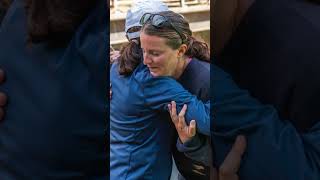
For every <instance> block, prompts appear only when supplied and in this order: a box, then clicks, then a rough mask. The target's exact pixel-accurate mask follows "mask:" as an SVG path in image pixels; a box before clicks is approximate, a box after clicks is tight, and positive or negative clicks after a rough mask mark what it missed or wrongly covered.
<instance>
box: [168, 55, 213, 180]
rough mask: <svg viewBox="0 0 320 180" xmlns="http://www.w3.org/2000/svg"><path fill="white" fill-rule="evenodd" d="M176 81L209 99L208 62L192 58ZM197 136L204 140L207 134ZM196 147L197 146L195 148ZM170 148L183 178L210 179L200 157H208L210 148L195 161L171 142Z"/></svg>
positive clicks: (208, 172)
mask: <svg viewBox="0 0 320 180" xmlns="http://www.w3.org/2000/svg"><path fill="white" fill-rule="evenodd" d="M178 82H179V83H180V84H181V85H182V86H183V87H184V88H185V89H186V90H188V91H189V92H190V93H191V94H193V95H196V96H197V98H198V99H199V100H202V101H204V102H205V101H208V100H209V99H210V96H209V90H210V64H209V63H207V62H203V61H199V60H197V59H193V60H192V61H191V62H190V63H189V64H188V66H187V67H186V69H185V70H184V72H183V73H182V75H181V76H180V78H179V80H178ZM199 136H201V137H200V138H201V139H202V140H204V141H206V139H207V136H204V135H201V134H199ZM176 137H177V136H176ZM175 139H176V138H175ZM174 142H176V140H174ZM206 147H208V146H206ZM198 149H199V148H197V149H196V150H198ZM172 150H173V157H174V159H175V162H176V165H177V168H178V170H179V172H180V173H181V174H182V175H183V177H184V178H185V179H198V180H201V179H203V180H208V179H210V167H208V166H204V164H203V163H202V162H201V159H203V158H205V159H210V156H207V155H210V153H209V152H207V151H211V149H210V148H205V149H202V152H206V153H207V154H200V156H197V157H196V158H193V159H197V161H195V160H191V159H189V158H187V157H186V156H185V155H184V153H181V152H179V151H178V150H177V148H176V144H173V148H172ZM196 150H195V151H196ZM195 155H199V153H198V154H196V153H194V152H192V156H195ZM203 156H204V157H203Z"/></svg>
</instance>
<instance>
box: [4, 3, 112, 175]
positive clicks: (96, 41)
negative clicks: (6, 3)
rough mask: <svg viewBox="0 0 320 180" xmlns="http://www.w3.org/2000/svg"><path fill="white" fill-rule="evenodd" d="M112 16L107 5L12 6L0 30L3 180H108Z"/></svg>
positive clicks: (24, 4)
mask: <svg viewBox="0 0 320 180" xmlns="http://www.w3.org/2000/svg"><path fill="white" fill-rule="evenodd" d="M106 14H107V11H106V5H105V1H100V0H97V1H92V0H89V1H88V0H87V1H84V0H80V1H78V0H77V1H75V0H74V1H72V0H71V1H62V0H52V1H43V0H32V1H24V0H14V1H13V2H12V4H11V6H10V7H9V9H8V10H7V12H6V14H5V16H4V18H3V20H2V23H1V27H0V49H1V53H0V64H1V68H3V69H4V70H5V72H6V82H5V83H4V84H3V85H2V86H1V88H0V91H2V92H4V93H6V94H7V95H8V96H9V97H10V99H9V100H10V101H9V104H8V108H7V109H6V116H5V119H4V121H3V122H1V123H0V179H6V180H16V179H35V180H37V179H41V180H42V179H106V178H107V177H108V175H107V173H108V172H107V153H106V144H107V143H106V136H105V129H106V120H105V119H106V115H105V107H106V97H105V90H106V87H107V75H108V73H107V72H106V69H105V67H106V65H107V63H106V61H105V58H106V57H107V54H106V51H105V49H106V47H107V46H106V40H107V39H108V38H107V29H108V27H107V25H106V23H105V22H106V21H105V20H106Z"/></svg>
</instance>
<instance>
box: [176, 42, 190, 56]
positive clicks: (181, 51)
mask: <svg viewBox="0 0 320 180" xmlns="http://www.w3.org/2000/svg"><path fill="white" fill-rule="evenodd" d="M187 48H188V47H187V45H186V44H182V45H181V46H180V47H179V49H178V57H182V56H184V54H185V53H186V52H187Z"/></svg>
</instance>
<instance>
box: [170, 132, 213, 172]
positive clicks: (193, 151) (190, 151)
mask: <svg viewBox="0 0 320 180" xmlns="http://www.w3.org/2000/svg"><path fill="white" fill-rule="evenodd" d="M209 142H210V141H209V139H208V138H207V137H206V136H204V135H201V134H196V135H195V136H194V137H192V138H191V139H190V140H188V141H186V142H185V143H182V142H181V141H180V139H179V138H178V139H177V144H176V146H177V149H178V151H180V152H183V153H184V154H185V155H186V156H187V157H189V158H190V159H192V160H194V161H197V162H200V163H202V164H203V165H206V166H210V162H211V160H210V158H208V157H211V146H210V143H209Z"/></svg>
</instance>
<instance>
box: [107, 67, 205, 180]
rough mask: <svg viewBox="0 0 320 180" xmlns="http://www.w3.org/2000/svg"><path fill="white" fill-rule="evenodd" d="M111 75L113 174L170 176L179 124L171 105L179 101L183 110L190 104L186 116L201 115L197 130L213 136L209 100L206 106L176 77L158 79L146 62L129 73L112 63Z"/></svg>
mask: <svg viewBox="0 0 320 180" xmlns="http://www.w3.org/2000/svg"><path fill="white" fill-rule="evenodd" d="M110 80H111V83H112V90H113V94H112V100H111V104H110V161H111V162H110V177H111V179H152V180H153V179H159V180H162V179H168V178H169V177H170V174H171V162H172V159H171V158H172V157H171V144H172V133H173V131H174V129H173V126H172V123H171V122H170V121H168V119H170V118H169V117H168V116H169V113H168V112H167V105H168V104H169V103H170V102H171V101H176V102H177V105H178V109H179V110H180V109H181V107H182V106H183V104H187V105H188V111H187V113H186V119H187V121H188V122H190V121H191V120H192V119H196V120H198V121H197V128H198V131H199V132H201V133H203V134H205V135H207V136H209V135H210V117H209V113H210V104H209V103H210V102H208V103H207V104H205V105H204V104H203V103H202V102H201V101H198V100H197V98H196V96H193V95H191V94H190V93H189V92H187V91H186V90H184V88H183V87H182V86H181V85H180V84H179V83H178V82H176V81H175V80H174V79H172V78H169V77H158V78H153V77H152V76H151V74H150V72H149V70H148V68H147V67H146V66H144V65H143V64H140V65H139V66H138V67H137V68H136V69H135V71H134V73H133V74H132V75H130V76H128V77H123V76H120V75H119V74H118V64H113V66H112V67H111V71H110Z"/></svg>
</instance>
